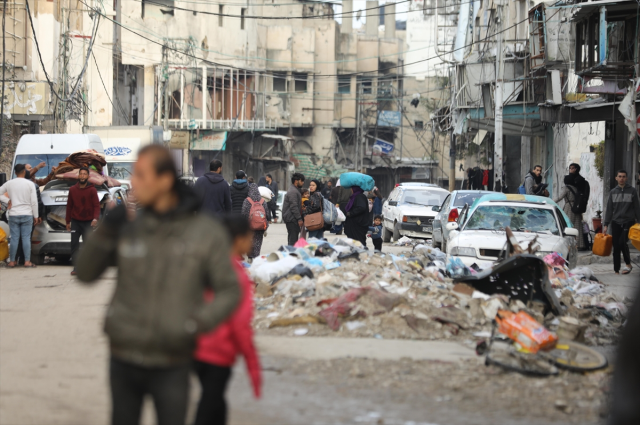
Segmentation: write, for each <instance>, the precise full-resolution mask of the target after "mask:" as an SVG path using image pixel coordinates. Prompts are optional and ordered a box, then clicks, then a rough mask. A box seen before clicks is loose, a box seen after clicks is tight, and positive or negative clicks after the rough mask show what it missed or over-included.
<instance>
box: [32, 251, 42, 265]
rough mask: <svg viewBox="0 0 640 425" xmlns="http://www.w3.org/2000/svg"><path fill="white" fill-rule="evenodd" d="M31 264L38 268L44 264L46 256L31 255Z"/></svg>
mask: <svg viewBox="0 0 640 425" xmlns="http://www.w3.org/2000/svg"><path fill="white" fill-rule="evenodd" d="M31 262H32V263H33V264H35V265H36V266H41V265H43V264H44V254H33V253H32V254H31Z"/></svg>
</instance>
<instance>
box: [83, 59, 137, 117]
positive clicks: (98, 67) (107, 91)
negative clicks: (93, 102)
mask: <svg viewBox="0 0 640 425" xmlns="http://www.w3.org/2000/svg"><path fill="white" fill-rule="evenodd" d="M91 56H92V57H93V62H94V63H95V64H96V69H97V70H98V77H100V81H101V82H102V87H103V88H104V92H105V94H106V95H107V99H109V102H110V103H111V106H112V107H113V109H114V110H117V111H118V112H120V114H121V115H122V118H124V120H125V121H126V122H127V124H129V125H131V121H130V120H129V118H128V117H127V116H126V115H125V113H124V108H123V107H122V105H121V104H120V101H118V105H119V106H120V109H118V108H116V105H114V104H113V101H112V100H111V96H109V90H107V86H106V85H105V83H104V80H103V79H102V74H101V73H100V66H98V61H97V60H96V56H95V55H94V54H93V52H91Z"/></svg>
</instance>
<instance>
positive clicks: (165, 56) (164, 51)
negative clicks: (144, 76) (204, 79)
mask: <svg viewBox="0 0 640 425" xmlns="http://www.w3.org/2000/svg"><path fill="white" fill-rule="evenodd" d="M168 50H169V49H167V46H162V65H163V66H162V70H163V73H164V131H169V57H168V55H169V53H168Z"/></svg>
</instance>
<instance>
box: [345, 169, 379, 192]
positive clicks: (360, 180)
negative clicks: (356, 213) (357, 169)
mask: <svg viewBox="0 0 640 425" xmlns="http://www.w3.org/2000/svg"><path fill="white" fill-rule="evenodd" d="M375 184H376V183H375V181H374V180H373V177H371V176H368V175H366V174H362V173H344V174H341V175H340V186H342V187H353V186H358V187H359V188H360V189H362V190H364V191H365V192H366V191H369V190H373V188H374V186H375Z"/></svg>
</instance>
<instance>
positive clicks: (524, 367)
mask: <svg viewBox="0 0 640 425" xmlns="http://www.w3.org/2000/svg"><path fill="white" fill-rule="evenodd" d="M485 364H486V365H492V364H493V365H496V366H500V367H502V368H504V369H506V370H510V371H512V372H518V373H522V374H523V375H535V376H552V375H557V374H558V368H557V367H555V366H554V365H552V364H551V363H549V361H548V360H547V359H545V358H544V357H542V356H539V355H537V354H526V353H520V352H518V351H516V350H515V349H514V348H513V346H512V345H511V343H506V344H500V343H498V344H497V343H496V342H495V341H494V342H493V343H492V344H491V349H490V350H489V352H488V353H487V356H486V357H485Z"/></svg>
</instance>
